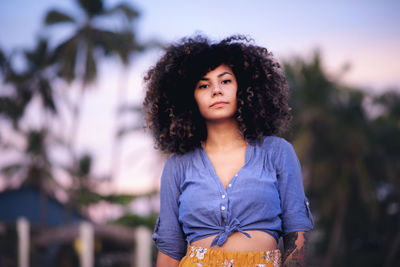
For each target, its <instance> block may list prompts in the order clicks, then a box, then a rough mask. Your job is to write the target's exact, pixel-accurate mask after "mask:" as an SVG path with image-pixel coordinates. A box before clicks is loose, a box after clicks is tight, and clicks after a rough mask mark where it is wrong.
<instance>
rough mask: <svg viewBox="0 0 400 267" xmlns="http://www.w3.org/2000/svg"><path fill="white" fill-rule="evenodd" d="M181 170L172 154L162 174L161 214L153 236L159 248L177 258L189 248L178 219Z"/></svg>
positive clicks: (183, 254)
mask: <svg viewBox="0 0 400 267" xmlns="http://www.w3.org/2000/svg"><path fill="white" fill-rule="evenodd" d="M179 170H180V168H179V166H177V161H176V156H171V157H170V158H169V159H168V160H167V162H166V163H165V165H164V170H163V173H162V176H161V188H160V215H159V216H158V218H157V222H156V226H155V228H154V232H153V236H152V238H153V240H154V243H155V245H156V246H157V248H158V250H159V251H161V252H163V253H164V254H167V255H168V256H170V257H172V258H174V259H176V260H180V259H181V258H182V257H183V256H185V254H186V249H187V241H186V238H185V235H184V233H183V231H182V226H181V224H180V223H179V221H178V205H179V196H180V190H179V184H180V179H181V177H179V173H180V171H179Z"/></svg>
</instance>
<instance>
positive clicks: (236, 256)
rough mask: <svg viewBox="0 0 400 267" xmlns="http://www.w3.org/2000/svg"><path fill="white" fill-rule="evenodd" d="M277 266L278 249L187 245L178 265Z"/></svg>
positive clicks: (214, 266) (202, 266)
mask: <svg viewBox="0 0 400 267" xmlns="http://www.w3.org/2000/svg"><path fill="white" fill-rule="evenodd" d="M250 266H251V267H279V266H281V252H280V250H279V249H276V250H268V251H258V252H228V251H221V250H215V249H212V248H201V247H192V246H189V247H188V250H187V253H186V256H185V257H183V258H182V260H181V261H180V263H179V267H250Z"/></svg>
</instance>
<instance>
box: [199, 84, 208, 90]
mask: <svg viewBox="0 0 400 267" xmlns="http://www.w3.org/2000/svg"><path fill="white" fill-rule="evenodd" d="M199 88H200V89H204V88H207V84H200V85H199Z"/></svg>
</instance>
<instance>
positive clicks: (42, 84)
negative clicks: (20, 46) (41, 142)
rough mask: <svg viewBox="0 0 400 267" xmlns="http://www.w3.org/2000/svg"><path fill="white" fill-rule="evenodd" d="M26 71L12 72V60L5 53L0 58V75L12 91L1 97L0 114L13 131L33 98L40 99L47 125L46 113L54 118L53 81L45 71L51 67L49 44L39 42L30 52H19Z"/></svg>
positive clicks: (50, 73) (17, 126)
mask: <svg viewBox="0 0 400 267" xmlns="http://www.w3.org/2000/svg"><path fill="white" fill-rule="evenodd" d="M22 53H23V59H24V61H25V62H24V63H25V68H26V69H25V70H23V71H22V72H17V71H15V70H14V68H13V66H12V64H11V63H10V61H11V59H9V58H7V57H6V56H5V55H4V54H1V55H0V61H1V62H0V66H1V70H2V73H3V79H4V84H6V85H11V90H12V92H11V93H10V94H7V95H2V96H0V102H1V103H2V105H1V107H0V114H3V115H4V116H5V117H6V118H7V119H8V120H10V121H11V122H12V124H13V126H14V128H15V129H17V128H19V122H20V120H21V119H22V118H23V117H24V114H25V111H26V109H27V108H28V106H29V105H30V103H31V102H32V100H33V99H34V98H35V97H38V98H39V99H40V100H41V107H42V109H41V111H42V118H43V121H44V122H46V121H48V120H47V114H51V115H56V114H57V106H56V101H55V99H54V93H53V92H54V88H53V86H52V81H53V79H54V77H53V75H52V72H49V71H48V70H49V69H50V68H51V65H50V53H51V52H50V51H49V48H48V42H47V40H45V39H39V40H38V43H37V44H36V47H35V48H34V49H32V50H25V51H22Z"/></svg>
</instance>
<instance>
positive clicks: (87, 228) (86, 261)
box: [79, 222, 94, 267]
mask: <svg viewBox="0 0 400 267" xmlns="http://www.w3.org/2000/svg"><path fill="white" fill-rule="evenodd" d="M79 237H80V240H81V245H82V250H81V254H80V260H81V267H93V266H94V264H93V263H94V262H93V258H94V257H93V256H94V255H93V253H94V247H93V243H94V241H93V240H94V230H93V226H92V225H91V224H90V223H88V222H83V223H81V224H80V227H79Z"/></svg>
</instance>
